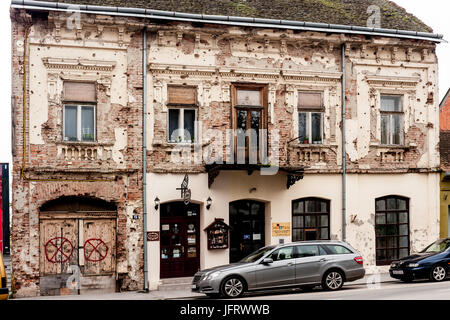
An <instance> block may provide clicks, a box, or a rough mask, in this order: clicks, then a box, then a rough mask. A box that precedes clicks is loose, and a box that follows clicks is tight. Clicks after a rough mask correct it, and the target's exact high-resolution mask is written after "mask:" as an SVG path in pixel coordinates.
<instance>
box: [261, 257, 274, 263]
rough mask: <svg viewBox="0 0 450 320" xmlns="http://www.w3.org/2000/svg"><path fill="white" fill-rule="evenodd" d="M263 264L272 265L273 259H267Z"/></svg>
mask: <svg viewBox="0 0 450 320" xmlns="http://www.w3.org/2000/svg"><path fill="white" fill-rule="evenodd" d="M262 263H263V264H271V263H273V259H272V258H265V259H264V260H263V262H262Z"/></svg>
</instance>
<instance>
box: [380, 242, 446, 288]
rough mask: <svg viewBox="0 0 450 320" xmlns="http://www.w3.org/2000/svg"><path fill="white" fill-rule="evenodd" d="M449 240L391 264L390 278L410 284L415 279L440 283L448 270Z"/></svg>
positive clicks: (436, 243)
mask: <svg viewBox="0 0 450 320" xmlns="http://www.w3.org/2000/svg"><path fill="white" fill-rule="evenodd" d="M449 267H450V238H447V239H440V240H438V241H436V242H434V243H432V244H431V245H429V246H428V247H426V248H425V249H424V250H423V251H421V252H420V253H417V254H413V255H411V256H408V257H406V258H402V259H400V260H398V261H394V262H392V264H391V268H390V269H389V273H390V274H391V277H392V278H396V279H400V280H402V281H405V282H411V281H413V280H415V279H430V280H432V281H442V280H444V279H445V278H447V276H448V275H449V270H450V268H449Z"/></svg>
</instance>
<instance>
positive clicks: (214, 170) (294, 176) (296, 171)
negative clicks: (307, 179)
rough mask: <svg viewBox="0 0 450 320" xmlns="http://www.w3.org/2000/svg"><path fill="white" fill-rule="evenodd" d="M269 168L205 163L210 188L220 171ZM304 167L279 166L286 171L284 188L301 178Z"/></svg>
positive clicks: (250, 172)
mask: <svg viewBox="0 0 450 320" xmlns="http://www.w3.org/2000/svg"><path fill="white" fill-rule="evenodd" d="M264 168H265V169H269V168H271V166H270V165H264V164H216V163H214V164H208V165H205V169H206V172H207V173H208V188H211V186H212V185H213V183H214V181H215V179H216V178H217V177H218V176H219V174H220V172H221V171H247V173H248V175H251V174H252V173H253V172H254V171H261V169H264ZM304 169H305V167H279V168H278V171H281V172H283V173H286V178H287V180H286V188H287V189H289V188H290V187H292V186H293V185H294V184H295V183H297V181H299V180H301V179H303V175H304Z"/></svg>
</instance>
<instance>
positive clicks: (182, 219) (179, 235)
mask: <svg viewBox="0 0 450 320" xmlns="http://www.w3.org/2000/svg"><path fill="white" fill-rule="evenodd" d="M160 212H161V216H160V235H161V236H160V261H161V264H160V277H161V279H164V278H177V277H190V276H193V275H194V274H195V273H196V272H197V271H198V270H199V268H200V206H199V205H197V204H192V203H190V204H188V205H185V204H184V203H183V202H171V203H166V204H162V205H161V210H160Z"/></svg>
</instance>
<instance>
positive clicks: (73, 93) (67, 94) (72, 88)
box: [64, 82, 97, 102]
mask: <svg viewBox="0 0 450 320" xmlns="http://www.w3.org/2000/svg"><path fill="white" fill-rule="evenodd" d="M64 101H77V102H97V95H96V92H95V83H89V82H64Z"/></svg>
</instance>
